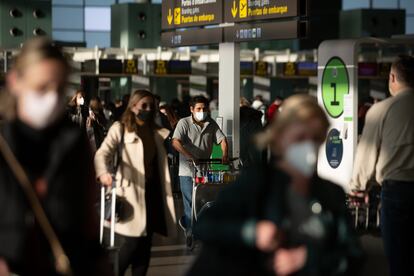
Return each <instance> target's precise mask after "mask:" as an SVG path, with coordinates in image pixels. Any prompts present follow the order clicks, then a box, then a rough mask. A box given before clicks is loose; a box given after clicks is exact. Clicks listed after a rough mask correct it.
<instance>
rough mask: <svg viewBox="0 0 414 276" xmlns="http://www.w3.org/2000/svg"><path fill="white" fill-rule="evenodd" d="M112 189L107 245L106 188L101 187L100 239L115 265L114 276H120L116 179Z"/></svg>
mask: <svg viewBox="0 0 414 276" xmlns="http://www.w3.org/2000/svg"><path fill="white" fill-rule="evenodd" d="M113 179H114V181H113V182H112V187H111V195H110V199H111V208H110V210H111V215H110V228H109V243H105V235H104V227H105V198H106V191H105V189H106V187H105V186H102V187H101V210H100V225H99V226H100V227H99V228H100V229H99V238H100V242H101V244H102V246H104V247H105V249H106V251H107V252H108V255H109V258H110V261H111V263H112V265H113V270H114V275H115V276H118V275H119V269H118V268H119V248H118V247H116V246H115V221H116V183H115V178H113ZM108 245H109V246H108Z"/></svg>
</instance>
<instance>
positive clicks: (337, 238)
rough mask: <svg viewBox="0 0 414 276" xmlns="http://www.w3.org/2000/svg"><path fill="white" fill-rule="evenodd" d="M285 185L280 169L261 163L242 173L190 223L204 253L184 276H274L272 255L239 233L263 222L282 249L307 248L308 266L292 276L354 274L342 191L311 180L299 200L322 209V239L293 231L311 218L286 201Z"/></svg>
mask: <svg viewBox="0 0 414 276" xmlns="http://www.w3.org/2000/svg"><path fill="white" fill-rule="evenodd" d="M289 182H290V179H289V177H288V176H287V175H286V174H284V173H283V172H282V171H280V170H277V169H274V168H270V166H266V165H265V166H263V167H252V168H249V169H247V170H246V171H245V172H243V173H242V175H241V176H240V177H239V179H238V180H237V181H236V182H235V183H234V184H232V185H231V186H229V188H227V189H226V190H223V192H222V193H221V194H220V195H219V198H218V200H217V201H216V203H215V205H214V206H213V207H212V208H211V209H209V210H208V211H207V212H206V213H205V214H204V216H202V217H200V218H199V220H198V222H197V224H196V225H195V229H194V231H195V234H196V236H197V237H198V238H199V239H200V240H202V241H203V249H202V251H201V254H200V256H199V258H198V259H197V260H196V262H195V264H194V266H193V267H192V269H191V270H190V272H189V274H188V275H197V276H202V275H223V276H224V275H274V274H273V272H272V271H271V269H270V268H271V267H272V265H271V261H272V258H271V256H270V255H266V254H263V253H261V252H259V251H258V250H257V249H256V248H255V246H254V242H253V243H250V244H249V243H248V242H246V240H245V239H244V238H243V235H242V232H243V231H242V229H243V227H244V226H245V225H246V223H247V222H249V221H250V222H255V221H259V220H263V219H265V220H271V221H273V222H274V223H275V224H276V225H277V226H278V228H279V229H280V230H281V231H282V232H283V234H284V235H283V236H284V237H285V238H284V239H283V240H282V242H283V246H284V247H295V246H298V245H305V246H306V247H307V249H308V255H309V258H308V259H307V264H306V266H305V268H304V269H303V270H302V271H300V272H299V273H298V274H297V275H318V276H319V275H324V276H325V275H357V274H355V273H356V272H355V269H354V268H355V267H356V265H355V263H356V262H359V260H360V257H361V251H360V248H359V245H358V241H357V239H356V236H355V235H354V232H353V229H352V228H351V226H350V224H349V218H348V213H347V209H346V206H345V194H344V192H343V190H342V188H340V187H339V186H337V185H335V184H332V183H330V182H327V181H325V180H322V179H320V178H318V177H315V178H314V179H313V181H312V188H311V193H310V196H309V198H308V199H306V201H304V202H307V203H309V204H310V205H308V206H311V204H312V202H313V203H315V202H318V203H319V204H320V205H321V206H322V210H323V211H322V213H321V215H319V216H317V218H318V221H320V222H322V224H323V226H324V227H323V228H324V229H325V234H324V235H323V236H322V238H321V237H318V238H315V237H314V236H312V235H308V233H307V232H302V231H298V229H302V228H301V227H300V226H302V225H304V222H305V221H307V220H308V219H309V218H310V217H312V216H308V214H306V211H307V210H306V209H307V208H306V207H305V208H300V207H299V208H296V206H295V205H296V204H297V202H295V201H294V202H291V199H290V198H289V196H288V194H289V193H288V191H289ZM304 206H306V205H304ZM292 209H293V211H292ZM294 209H297V210H294ZM309 210H310V208H309ZM297 211H300V212H297ZM308 213H309V212H308ZM303 229H306V228H303ZM295 275H296V274H295Z"/></svg>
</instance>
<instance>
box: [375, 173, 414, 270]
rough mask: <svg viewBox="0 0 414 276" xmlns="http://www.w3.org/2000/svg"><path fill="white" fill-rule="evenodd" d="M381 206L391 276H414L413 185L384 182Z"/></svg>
mask: <svg viewBox="0 0 414 276" xmlns="http://www.w3.org/2000/svg"><path fill="white" fill-rule="evenodd" d="M381 204H382V205H381V231H382V238H383V241H384V248H385V254H386V256H387V258H388V263H389V270H390V276H409V275H414V269H413V266H414V182H402V181H393V180H386V181H384V183H383V185H382V192H381Z"/></svg>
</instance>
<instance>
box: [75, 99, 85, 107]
mask: <svg viewBox="0 0 414 276" xmlns="http://www.w3.org/2000/svg"><path fill="white" fill-rule="evenodd" d="M77 102H78V105H84V104H85V99H84V98H83V97H82V98H78V99H77Z"/></svg>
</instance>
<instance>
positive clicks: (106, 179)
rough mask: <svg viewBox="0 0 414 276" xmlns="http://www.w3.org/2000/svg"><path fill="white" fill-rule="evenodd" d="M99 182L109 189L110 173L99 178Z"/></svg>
mask: <svg viewBox="0 0 414 276" xmlns="http://www.w3.org/2000/svg"><path fill="white" fill-rule="evenodd" d="M99 181H100V182H101V184H102V185H103V186H106V187H111V186H112V184H113V176H112V175H111V174H110V173H105V174H103V175H101V176H100V177H99Z"/></svg>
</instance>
